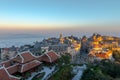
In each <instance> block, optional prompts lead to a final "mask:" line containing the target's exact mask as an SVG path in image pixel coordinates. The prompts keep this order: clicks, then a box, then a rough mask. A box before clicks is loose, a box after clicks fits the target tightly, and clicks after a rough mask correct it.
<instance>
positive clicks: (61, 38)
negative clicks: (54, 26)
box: [60, 34, 64, 44]
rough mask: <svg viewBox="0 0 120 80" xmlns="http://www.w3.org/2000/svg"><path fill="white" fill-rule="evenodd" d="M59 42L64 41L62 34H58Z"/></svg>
mask: <svg viewBox="0 0 120 80" xmlns="http://www.w3.org/2000/svg"><path fill="white" fill-rule="evenodd" d="M60 43H61V44H63V43H64V38H63V36H62V34H60Z"/></svg>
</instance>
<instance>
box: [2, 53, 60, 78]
mask: <svg viewBox="0 0 120 80" xmlns="http://www.w3.org/2000/svg"><path fill="white" fill-rule="evenodd" d="M59 57H60V56H59V55H58V54H57V53H55V52H54V51H48V52H47V53H45V54H43V55H41V56H34V55H33V54H32V53H31V52H30V51H26V52H22V53H18V55H16V56H15V57H14V58H12V59H10V60H8V61H4V62H2V63H1V66H2V67H4V68H0V69H1V70H0V76H1V75H2V72H6V73H7V74H10V75H20V76H22V77H23V78H27V77H28V76H27V75H26V74H28V73H29V74H32V73H33V72H36V71H38V70H41V68H42V62H47V63H53V62H55V61H56V60H57V59H58V58H59ZM4 70H5V71H4ZM6 73H5V75H6ZM8 77H11V76H9V75H8ZM0 80H19V79H2V78H1V77H0Z"/></svg>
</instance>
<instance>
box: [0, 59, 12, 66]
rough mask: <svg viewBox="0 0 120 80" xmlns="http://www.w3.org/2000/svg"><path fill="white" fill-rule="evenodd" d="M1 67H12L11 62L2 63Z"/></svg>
mask: <svg viewBox="0 0 120 80" xmlns="http://www.w3.org/2000/svg"><path fill="white" fill-rule="evenodd" d="M1 65H4V66H5V67H9V66H10V65H11V60H8V61H4V62H2V63H1Z"/></svg>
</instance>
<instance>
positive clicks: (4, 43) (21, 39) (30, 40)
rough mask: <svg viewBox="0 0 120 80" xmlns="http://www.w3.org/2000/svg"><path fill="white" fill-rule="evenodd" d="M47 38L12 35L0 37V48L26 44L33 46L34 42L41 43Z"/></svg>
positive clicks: (30, 35)
mask: <svg viewBox="0 0 120 80" xmlns="http://www.w3.org/2000/svg"><path fill="white" fill-rule="evenodd" d="M45 38H47V36H43V35H38V34H12V35H0V48H5V47H7V48H8V47H11V46H15V47H20V46H23V45H27V44H31V45H32V44H34V42H36V41H38V42H40V41H42V40H43V39H45Z"/></svg>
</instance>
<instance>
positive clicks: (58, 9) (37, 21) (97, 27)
mask: <svg viewBox="0 0 120 80" xmlns="http://www.w3.org/2000/svg"><path fill="white" fill-rule="evenodd" d="M119 4H120V0H0V34H9V33H10V34H12V33H41V34H59V33H65V34H78V33H83V34H84V33H94V32H99V33H115V34H119V29H120V26H119V25H120V5H119Z"/></svg>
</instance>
